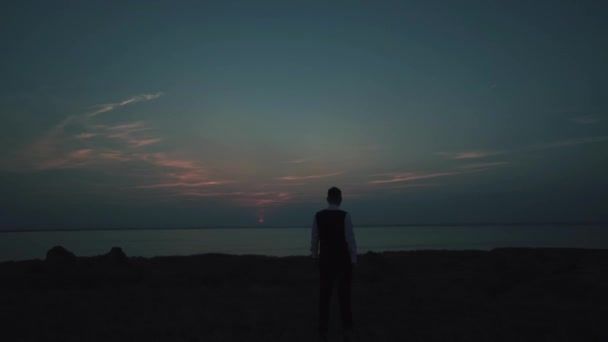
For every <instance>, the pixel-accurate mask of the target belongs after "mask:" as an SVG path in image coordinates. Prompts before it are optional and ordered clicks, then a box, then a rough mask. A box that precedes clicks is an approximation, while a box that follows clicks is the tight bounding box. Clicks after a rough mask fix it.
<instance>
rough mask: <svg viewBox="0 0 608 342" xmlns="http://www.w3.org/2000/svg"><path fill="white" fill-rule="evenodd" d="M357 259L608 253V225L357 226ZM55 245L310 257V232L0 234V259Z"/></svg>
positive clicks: (88, 252)
mask: <svg viewBox="0 0 608 342" xmlns="http://www.w3.org/2000/svg"><path fill="white" fill-rule="evenodd" d="M355 236H356V241H357V247H358V252H359V253H366V252H368V251H373V252H382V251H397V250H438V249H443V250H445V249H449V250H491V249H494V248H499V247H549V248H592V249H605V248H608V225H605V224H604V225H601V224H598V225H487V226H485V225H475V226H466V225H458V226H391V227H385V226H382V227H373V226H369V227H356V228H355ZM53 246H63V247H65V248H67V249H68V250H69V251H72V252H73V253H75V254H76V255H78V256H94V255H100V254H105V253H107V252H108V251H110V249H111V248H112V247H121V248H122V249H123V250H124V252H125V253H126V254H127V255H128V256H142V257H152V256H170V255H193V254H205V253H227V254H237V255H250V254H258V255H269V256H290V255H308V254H309V253H310V252H309V250H310V228H304V227H298V228H287V227H285V228H280V227H276V228H201V229H150V230H145V229H137V230H70V231H22V232H0V261H10V260H14V261H17V260H29V259H44V257H45V255H46V252H47V251H48V250H49V249H50V248H51V247H53Z"/></svg>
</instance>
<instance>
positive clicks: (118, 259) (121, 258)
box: [102, 247, 129, 264]
mask: <svg viewBox="0 0 608 342" xmlns="http://www.w3.org/2000/svg"><path fill="white" fill-rule="evenodd" d="M102 258H103V259H104V260H105V261H106V262H108V263H111V264H126V263H127V262H128V261H129V259H128V258H127V255H126V254H125V252H123V250H122V248H120V247H112V249H111V250H110V251H109V252H108V253H106V254H104V255H103V256H102Z"/></svg>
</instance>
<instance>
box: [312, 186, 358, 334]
mask: <svg viewBox="0 0 608 342" xmlns="http://www.w3.org/2000/svg"><path fill="white" fill-rule="evenodd" d="M327 203H328V204H329V206H328V207H327V209H325V210H321V211H319V212H317V213H316V215H315V218H314V221H313V224H312V235H311V243H310V252H311V253H312V257H313V258H314V259H316V260H318V264H319V271H320V272H319V273H320V291H319V334H320V336H321V338H322V339H323V340H326V339H327V332H328V326H329V303H330V300H331V292H332V289H333V285H334V282H337V286H338V299H339V302H340V315H341V317H342V328H343V331H344V340H345V341H349V340H350V336H351V335H352V328H353V319H352V311H351V303H350V295H351V278H352V267H353V265H355V264H356V263H357V245H356V243H355V234H354V232H353V224H352V221H351V218H350V215H349V214H348V213H347V212H346V211H343V210H340V209H339V207H340V204H341V203H342V192H341V191H340V189H338V188H336V187H332V188H331V189H329V190H328V191H327Z"/></svg>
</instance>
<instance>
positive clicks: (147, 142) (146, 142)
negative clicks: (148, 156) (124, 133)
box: [129, 138, 163, 147]
mask: <svg viewBox="0 0 608 342" xmlns="http://www.w3.org/2000/svg"><path fill="white" fill-rule="evenodd" d="M162 140H163V139H161V138H154V139H131V140H129V144H130V145H131V146H134V147H143V146H148V145H152V144H156V143H158V142H161V141H162Z"/></svg>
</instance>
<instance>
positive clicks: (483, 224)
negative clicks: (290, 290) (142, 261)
mask: <svg viewBox="0 0 608 342" xmlns="http://www.w3.org/2000/svg"><path fill="white" fill-rule="evenodd" d="M602 225H606V226H608V222H602V221H597V222H596V221H591V222H586V221H582V222H472V223H400V224H362V225H357V226H356V228H389V227H391V228H392V227H395V228H397V227H404V228H406V227H490V226H492V227H497V226H498V227H500V226H505V227H512V226H526V227H534V226H536V227H538V226H560V227H564V226H566V227H567V226H602ZM302 228H310V226H308V225H269V226H266V225H257V226H256V225H226V226H219V225H218V226H200V227H145V228H139V227H120V228H99V227H96V228H57V229H31V228H27V229H0V233H37V232H86V231H144V230H203V229H302Z"/></svg>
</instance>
